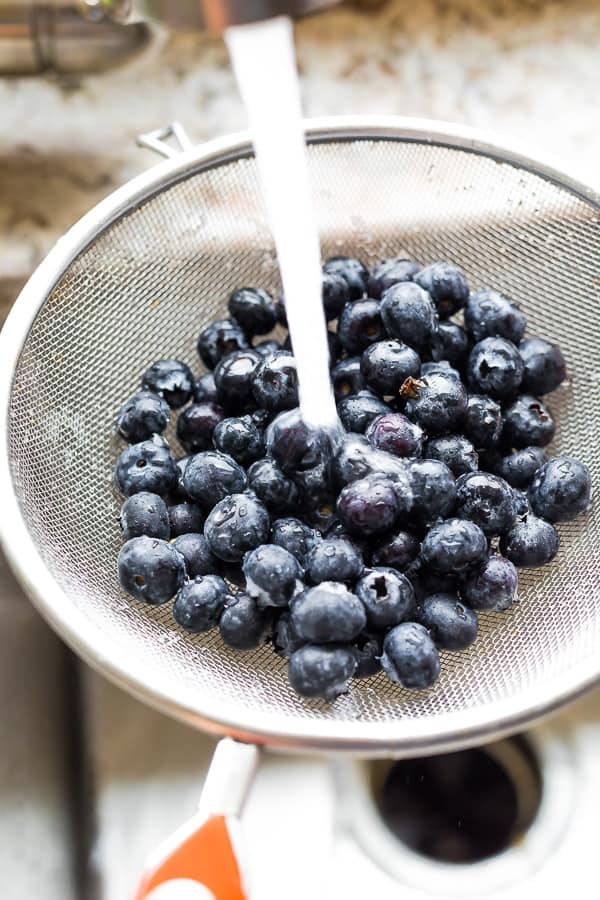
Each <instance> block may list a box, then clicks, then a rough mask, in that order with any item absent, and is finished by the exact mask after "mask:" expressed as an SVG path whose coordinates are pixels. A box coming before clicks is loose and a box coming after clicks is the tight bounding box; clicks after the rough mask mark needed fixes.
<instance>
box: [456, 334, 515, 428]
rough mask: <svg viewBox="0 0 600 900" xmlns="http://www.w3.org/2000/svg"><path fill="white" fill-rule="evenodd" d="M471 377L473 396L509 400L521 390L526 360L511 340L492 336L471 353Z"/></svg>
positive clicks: (476, 346)
mask: <svg viewBox="0 0 600 900" xmlns="http://www.w3.org/2000/svg"><path fill="white" fill-rule="evenodd" d="M467 374H468V380H469V386H470V389H471V391H472V392H473V393H478V394H488V395H489V396H490V397H493V398H494V399H495V400H506V399H508V398H509V397H513V396H514V395H515V394H516V393H517V391H518V390H519V387H520V384H521V381H522V378H523V360H522V359H521V357H520V356H519V351H518V350H517V348H516V347H515V345H514V344H512V343H510V341H507V340H505V339H504V338H499V337H488V338H485V339H484V340H482V341H480V342H479V343H478V344H475V346H474V347H473V349H472V350H471V353H470V354H469V360H468V363H467ZM530 443H531V442H530Z"/></svg>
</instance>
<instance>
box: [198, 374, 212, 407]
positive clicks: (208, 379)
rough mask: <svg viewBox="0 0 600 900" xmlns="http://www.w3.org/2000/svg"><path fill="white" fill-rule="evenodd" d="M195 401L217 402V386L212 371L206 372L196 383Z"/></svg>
mask: <svg viewBox="0 0 600 900" xmlns="http://www.w3.org/2000/svg"><path fill="white" fill-rule="evenodd" d="M194 402H195V403H216V402H217V386H216V384H215V376H214V375H213V373H212V372H205V373H204V375H201V376H200V378H199V379H198V381H197V382H196V384H195V385H194Z"/></svg>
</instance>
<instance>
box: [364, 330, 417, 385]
mask: <svg viewBox="0 0 600 900" xmlns="http://www.w3.org/2000/svg"><path fill="white" fill-rule="evenodd" d="M360 369H361V372H362V374H363V377H364V379H365V381H366V382H367V385H368V386H369V388H370V389H371V390H372V391H375V392H376V393H378V394H381V395H382V396H388V395H394V394H397V393H398V391H399V390H400V388H401V387H402V385H403V384H404V382H405V381H406V379H407V378H409V377H413V378H414V377H417V376H418V375H419V372H420V369H421V360H420V358H419V355H418V353H416V352H415V351H414V350H413V349H412V348H411V347H407V346H406V344H403V343H401V342H400V341H392V340H386V341H378V342H377V343H376V344H371V345H370V347H367V349H366V350H365V351H364V353H363V355H362V357H361V362H360Z"/></svg>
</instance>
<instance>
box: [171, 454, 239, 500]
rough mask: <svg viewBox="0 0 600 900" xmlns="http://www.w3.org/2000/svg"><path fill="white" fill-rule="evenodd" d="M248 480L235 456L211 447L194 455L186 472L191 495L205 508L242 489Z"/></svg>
mask: <svg viewBox="0 0 600 900" xmlns="http://www.w3.org/2000/svg"><path fill="white" fill-rule="evenodd" d="M246 483H247V478H246V473H245V472H244V470H243V469H242V467H241V466H240V465H238V463H236V461H235V460H234V459H232V458H231V456H227V455H226V454H225V453H219V451H218V450H207V451H206V452H204V453H197V454H196V455H195V456H192V458H191V459H190V461H189V462H188V464H187V466H186V468H185V473H184V476H183V485H184V487H185V490H186V493H187V495H188V497H191V498H192V500H195V501H196V502H197V503H199V504H200V505H201V506H202V507H203V508H204V509H212V507H213V506H214V505H215V504H216V503H218V502H219V501H220V500H223V499H224V498H225V497H226V496H227V495H228V494H237V493H240V492H241V491H243V490H244V488H245V487H246Z"/></svg>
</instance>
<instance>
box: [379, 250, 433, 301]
mask: <svg viewBox="0 0 600 900" xmlns="http://www.w3.org/2000/svg"><path fill="white" fill-rule="evenodd" d="M420 270H421V266H420V264H419V263H418V262H415V261H414V259H384V260H382V261H381V262H380V263H377V265H376V266H374V267H373V269H372V270H371V274H370V275H369V280H368V281H367V293H368V295H369V297H375V299H376V300H380V299H381V297H382V296H383V295H384V294H385V292H386V291H387V289H388V288H391V287H392V285H394V284H398V283H399V282H401V281H412V280H413V279H414V277H415V275H416V274H417V272H419V271H420Z"/></svg>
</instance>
